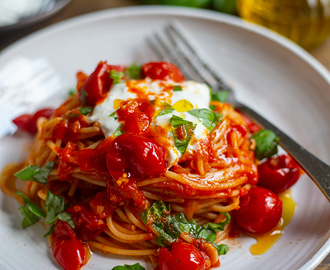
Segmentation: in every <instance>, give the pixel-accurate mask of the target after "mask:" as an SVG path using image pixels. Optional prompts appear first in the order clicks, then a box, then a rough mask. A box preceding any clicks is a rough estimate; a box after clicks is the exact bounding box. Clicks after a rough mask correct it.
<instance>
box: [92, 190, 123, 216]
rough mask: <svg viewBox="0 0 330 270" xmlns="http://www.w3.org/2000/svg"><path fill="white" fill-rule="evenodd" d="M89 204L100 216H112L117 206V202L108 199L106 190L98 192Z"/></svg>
mask: <svg viewBox="0 0 330 270" xmlns="http://www.w3.org/2000/svg"><path fill="white" fill-rule="evenodd" d="M89 205H90V207H91V209H92V210H93V211H94V212H95V213H97V214H98V215H99V216H100V217H101V218H105V217H108V216H112V214H113V213H114V212H115V211H116V209H117V206H118V205H117V203H114V202H111V201H110V200H109V198H108V196H107V192H106V191H101V192H98V193H97V194H96V195H95V197H94V199H93V200H92V201H91V202H90V203H89Z"/></svg>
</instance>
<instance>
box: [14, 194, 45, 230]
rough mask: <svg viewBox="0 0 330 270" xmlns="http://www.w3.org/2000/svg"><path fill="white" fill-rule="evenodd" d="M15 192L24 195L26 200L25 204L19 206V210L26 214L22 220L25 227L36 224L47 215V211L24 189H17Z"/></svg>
mask: <svg viewBox="0 0 330 270" xmlns="http://www.w3.org/2000/svg"><path fill="white" fill-rule="evenodd" d="M15 194H16V195H18V196H22V197H23V200H24V202H25V205H24V206H22V207H20V208H19V211H20V212H21V214H22V215H23V216H24V219H23V221H22V227H23V229H25V228H26V227H29V226H31V225H33V224H35V223H36V222H38V221H39V219H40V218H44V217H46V213H45V212H44V211H43V210H42V209H41V208H40V207H39V206H38V205H37V204H35V203H33V202H31V201H30V199H29V198H28V197H27V196H26V195H25V194H24V193H23V192H22V191H16V192H15Z"/></svg>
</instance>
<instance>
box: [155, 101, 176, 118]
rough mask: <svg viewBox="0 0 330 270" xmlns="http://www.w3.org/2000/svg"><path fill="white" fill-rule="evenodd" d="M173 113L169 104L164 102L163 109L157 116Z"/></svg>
mask: <svg viewBox="0 0 330 270" xmlns="http://www.w3.org/2000/svg"><path fill="white" fill-rule="evenodd" d="M173 111H174V108H173V107H172V106H171V104H168V103H167V102H164V109H163V110H162V111H161V112H160V113H159V114H158V115H157V116H162V115H165V114H169V113H172V112H173Z"/></svg>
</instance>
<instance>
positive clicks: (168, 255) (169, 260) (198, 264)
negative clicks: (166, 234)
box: [159, 241, 206, 270]
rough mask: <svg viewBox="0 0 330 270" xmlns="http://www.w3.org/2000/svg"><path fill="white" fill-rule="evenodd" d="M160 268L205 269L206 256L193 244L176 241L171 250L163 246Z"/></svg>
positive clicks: (162, 269) (164, 269) (160, 254)
mask: <svg viewBox="0 0 330 270" xmlns="http://www.w3.org/2000/svg"><path fill="white" fill-rule="evenodd" d="M159 268H160V270H183V269H188V270H204V269H206V265H205V256H203V254H202V253H201V252H200V251H199V250H198V249H197V248H196V247H195V246H193V245H191V244H189V243H186V242H181V241H180V242H175V243H173V245H172V248H171V251H169V250H168V249H166V248H163V247H162V248H161V250H160V253H159Z"/></svg>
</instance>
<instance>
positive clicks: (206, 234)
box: [197, 229, 217, 243]
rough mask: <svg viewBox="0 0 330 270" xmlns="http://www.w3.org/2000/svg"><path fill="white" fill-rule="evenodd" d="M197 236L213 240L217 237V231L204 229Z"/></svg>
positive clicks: (209, 240)
mask: <svg viewBox="0 0 330 270" xmlns="http://www.w3.org/2000/svg"><path fill="white" fill-rule="evenodd" d="M197 238H203V239H205V240H206V241H208V242H211V243H212V242H213V241H214V240H215V239H216V238H217V233H216V232H215V231H212V230H208V229H202V230H200V232H199V233H198V235H197Z"/></svg>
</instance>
